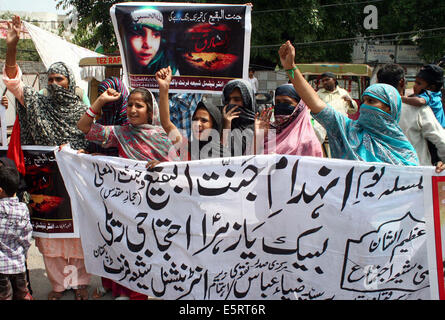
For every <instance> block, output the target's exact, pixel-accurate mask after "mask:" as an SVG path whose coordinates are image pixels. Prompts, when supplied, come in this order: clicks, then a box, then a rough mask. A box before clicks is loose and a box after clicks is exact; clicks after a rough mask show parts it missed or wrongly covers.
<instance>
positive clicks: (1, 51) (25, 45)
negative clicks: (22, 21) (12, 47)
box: [0, 39, 40, 61]
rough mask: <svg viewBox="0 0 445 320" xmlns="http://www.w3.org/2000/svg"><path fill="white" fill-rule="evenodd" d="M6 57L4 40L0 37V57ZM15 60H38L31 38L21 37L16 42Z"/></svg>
mask: <svg viewBox="0 0 445 320" xmlns="http://www.w3.org/2000/svg"><path fill="white" fill-rule="evenodd" d="M5 58H6V40H5V39H0V59H5ZM17 61H40V56H39V53H38V52H37V50H36V48H35V46H34V43H33V42H32V40H31V39H22V40H20V41H19V42H18V44H17Z"/></svg>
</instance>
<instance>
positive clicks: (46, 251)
mask: <svg viewBox="0 0 445 320" xmlns="http://www.w3.org/2000/svg"><path fill="white" fill-rule="evenodd" d="M35 244H36V247H37V248H38V249H39V251H40V253H41V254H42V255H44V256H47V257H51V258H58V257H60V258H65V259H70V258H76V259H83V251H82V243H81V241H80V238H62V239H46V238H36V239H35Z"/></svg>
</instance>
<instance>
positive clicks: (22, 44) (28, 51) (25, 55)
mask: <svg viewBox="0 0 445 320" xmlns="http://www.w3.org/2000/svg"><path fill="white" fill-rule="evenodd" d="M13 16H14V14H13V13H11V12H9V11H7V12H5V13H3V14H1V15H0V20H6V21H11V18H12V17H13ZM0 58H1V59H5V58H6V40H5V39H0ZM17 60H19V61H40V56H39V53H38V52H37V50H36V47H35V46H34V42H32V40H31V39H22V40H20V41H19V42H18V44H17Z"/></svg>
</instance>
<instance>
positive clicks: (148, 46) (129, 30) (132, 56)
mask: <svg viewBox="0 0 445 320" xmlns="http://www.w3.org/2000/svg"><path fill="white" fill-rule="evenodd" d="M124 28H125V32H124V41H123V42H124V46H125V47H126V50H125V51H126V52H128V53H129V55H128V57H127V62H128V72H129V73H130V74H148V75H154V74H155V73H156V72H157V71H158V70H160V69H162V68H165V67H168V66H170V67H171V69H172V71H173V74H175V75H177V67H176V63H175V61H174V54H173V53H172V52H171V51H170V50H169V48H168V47H167V45H166V41H165V39H163V37H162V32H163V29H164V18H163V16H162V13H161V12H160V11H158V10H155V9H151V8H150V9H141V10H136V11H133V12H131V13H130V15H128V16H127V19H126V22H125V24H124Z"/></svg>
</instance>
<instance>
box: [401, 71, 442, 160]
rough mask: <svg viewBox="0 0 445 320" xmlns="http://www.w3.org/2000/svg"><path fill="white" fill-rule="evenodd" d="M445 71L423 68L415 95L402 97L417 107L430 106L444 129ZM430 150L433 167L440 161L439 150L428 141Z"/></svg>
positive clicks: (417, 79)
mask: <svg viewBox="0 0 445 320" xmlns="http://www.w3.org/2000/svg"><path fill="white" fill-rule="evenodd" d="M442 86H443V70H442V68H441V67H439V66H437V65H434V64H428V65H425V66H423V67H422V68H421V69H420V71H419V72H418V73H417V75H416V82H415V83H414V87H413V90H414V95H412V96H409V97H402V102H404V103H406V104H410V105H413V106H416V107H421V106H423V105H425V104H426V105H428V106H429V107H430V108H431V109H432V110H433V113H434V115H435V116H436V119H437V121H439V123H440V125H441V126H442V128H445V113H444V110H443V105H442V92H441V89H442ZM428 149H429V151H430V154H431V162H432V164H433V165H435V164H436V163H438V162H439V161H440V158H439V156H438V154H437V148H436V146H435V145H434V144H432V143H431V142H430V141H428Z"/></svg>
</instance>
